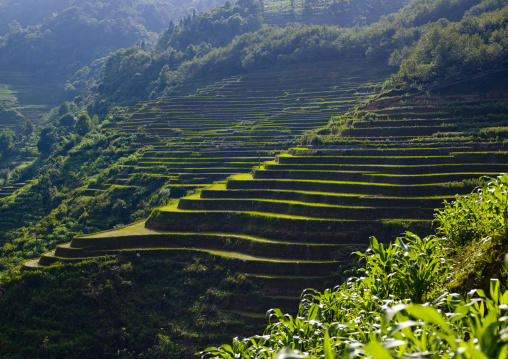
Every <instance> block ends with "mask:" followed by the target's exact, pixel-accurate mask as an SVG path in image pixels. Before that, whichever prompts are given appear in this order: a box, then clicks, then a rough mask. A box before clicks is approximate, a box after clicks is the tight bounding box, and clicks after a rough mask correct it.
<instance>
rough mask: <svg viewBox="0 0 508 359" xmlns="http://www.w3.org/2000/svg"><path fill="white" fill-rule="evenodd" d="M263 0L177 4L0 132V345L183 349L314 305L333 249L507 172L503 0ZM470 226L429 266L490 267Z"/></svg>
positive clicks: (395, 226)
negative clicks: (366, 9)
mask: <svg viewBox="0 0 508 359" xmlns="http://www.w3.org/2000/svg"><path fill="white" fill-rule="evenodd" d="M336 3H337V4H340V2H336ZM290 4H291V3H288V4H285V5H281V6H284V8H287V6H291V5H290ZM334 4H335V3H334ZM359 4H360V3H359ZM361 4H367V5H368V4H370V3H369V2H365V3H364V2H361ZM293 5H294V4H293ZM314 5H315V6H316V7H315V9H321V8H320V7H319V6H321V5H320V4H319V3H316V4H314ZM332 5H333V4H332ZM268 6H270V4H269V3H264V4H263V3H260V2H257V1H254V0H241V1H239V2H237V3H235V4H231V3H226V4H225V5H224V6H221V7H219V8H217V9H215V10H213V11H211V12H210V13H197V14H195V15H190V16H187V17H185V18H183V19H182V21H181V22H179V23H176V22H175V23H173V24H171V25H170V27H169V28H168V29H167V30H166V31H165V32H164V34H163V35H162V36H161V37H160V38H159V40H158V42H157V43H156V44H155V47H154V49H153V50H150V48H147V47H144V48H143V47H142V46H136V47H131V48H127V49H122V50H119V51H117V52H115V53H113V54H111V55H110V56H109V57H108V59H107V60H105V62H104V67H103V68H102V70H101V72H100V75H99V74H98V72H97V73H96V74H95V75H93V76H92V77H87V76H86V75H83V76H82V77H80V79H79V80H76V81H73V82H72V86H75V85H76V86H77V87H76V86H75V89H76V92H73V96H75V97H74V98H73V100H72V101H69V102H64V103H62V104H61V105H60V106H58V107H54V108H53V109H52V110H51V111H50V112H49V113H48V114H47V115H46V117H45V119H44V125H42V126H36V127H35V128H34V127H33V126H32V127H30V125H29V123H26V124H24V125H23V126H21V127H19V128H17V129H16V128H14V130H15V131H18V132H17V133H16V132H14V133H13V132H8V131H5V132H3V133H2V134H1V136H0V145H1V147H0V149H1V151H2V152H1V156H2V157H1V158H0V161H3V163H5V167H4V169H5V170H4V171H3V172H0V174H1V176H2V177H0V181H1V182H0V185H2V186H3V187H1V188H0V241H1V242H3V243H4V244H3V246H2V247H0V310H1V311H2V313H6V315H5V316H0V318H1V319H0V328H2V330H0V353H1V354H2V355H4V356H6V357H16V356H17V357H34V358H36V357H48V358H58V357H62V356H75V357H91V356H92V357H93V356H97V355H99V356H103V357H125V358H132V357H149V358H152V357H153V358H158V357H168V356H169V357H177V358H182V357H189V358H190V357H193V355H194V353H196V352H197V351H203V350H204V349H205V348H206V347H208V346H210V345H215V346H218V345H220V344H221V343H224V342H230V341H231V338H232V337H234V336H237V335H247V336H248V335H253V334H254V333H260V328H261V327H263V326H264V325H265V324H266V323H265V320H264V313H265V312H266V311H267V310H268V309H269V308H274V307H278V308H281V309H282V310H283V311H284V312H288V313H291V314H296V312H297V310H298V303H299V302H300V303H301V305H302V307H301V308H303V309H302V310H303V311H304V312H302V313H303V314H302V315H308V314H309V313H310V314H309V315H310V316H311V317H312V316H313V315H314V314H315V315H316V316H318V315H322V316H326V315H328V314H327V313H328V312H327V311H328V309H323V310H325V311H323V312H319V313H321V314H317V313H318V311H317V309H312V310H310V308H311V307H313V306H312V303H313V301H314V300H316V301H318V300H319V301H321V300H326V299H323V298H325V297H326V296H328V295H329V297H330V298H332V297H334V296H335V294H327V293H332V292H331V291H325V292H323V294H321V293H318V292H312V293H314V294H313V295H307V296H304V297H303V302H302V301H301V300H302V298H301V297H300V295H301V293H302V290H303V289H305V288H308V287H311V288H314V289H315V290H318V291H322V290H324V289H325V288H327V287H330V288H331V287H333V286H335V285H337V284H340V283H342V282H343V281H344V280H346V278H347V277H348V276H350V275H351V273H355V272H356V269H357V268H358V267H359V266H361V265H360V264H357V263H355V262H353V261H351V257H350V253H351V252H352V251H359V252H360V253H361V252H362V251H364V250H365V249H366V248H367V247H368V246H369V245H371V246H372V248H374V249H372V248H371V251H372V250H378V249H379V248H388V247H387V246H388V243H389V242H393V241H394V240H395V238H396V237H397V236H399V235H400V234H401V233H404V232H405V231H408V230H410V231H413V232H415V233H417V234H418V235H419V236H420V237H422V238H423V237H424V236H426V235H428V234H431V233H434V232H435V230H436V222H433V218H434V216H433V214H434V209H435V208H439V207H441V206H442V204H443V200H446V201H448V202H449V201H451V200H453V199H455V195H456V194H460V195H463V194H467V193H470V192H471V191H472V190H474V188H476V187H477V186H480V187H482V186H484V185H485V184H486V183H487V182H488V181H489V179H488V178H486V177H485V176H488V177H491V178H495V177H496V176H497V175H498V174H499V173H502V172H505V168H506V165H507V163H508V162H507V160H508V150H507V148H506V145H507V143H508V141H507V139H506V137H507V133H508V132H507V131H506V129H507V128H508V125H507V121H508V118H507V116H506V113H507V111H506V110H507V103H508V102H507V97H508V90H507V86H506V83H507V82H506V79H507V78H508V73H507V72H506V69H505V65H504V64H505V61H506V54H507V53H508V52H507V49H508V47H507V46H508V44H507V43H506V41H504V40H505V38H504V37H503V35H502V34H503V33H504V31H505V30H506V23H507V22H506V17H507V13H506V5H505V4H504V3H503V2H502V1H491V0H489V1H473V0H460V1H447V0H440V1H423V0H415V1H413V2H411V3H410V4H408V5H407V6H406V7H404V8H403V9H401V10H400V11H398V12H397V13H395V14H392V15H390V16H388V17H384V18H382V19H381V20H379V21H377V22H374V23H372V24H371V25H369V26H364V27H362V26H356V27H354V28H341V27H339V26H335V25H334V26H328V25H323V26H321V25H319V26H317V25H311V26H305V25H303V24H296V23H294V24H292V26H290V27H286V28H281V27H279V26H267V25H266V24H263V21H265V20H263V19H264V18H263V16H261V14H266V12H267V7H268ZM350 10H351V11H353V12H354V11H356V10H354V9H350ZM270 11H272V10H270ZM277 11H278V12H280V13H281V14H283V13H284V12H283V11H282V10H277ZM319 11H322V10H319ZM337 16H338V15H337ZM362 16H365V14H364V15H362ZM215 17H216V18H215ZM319 18H320V19H323V17H322V16H319ZM212 20H213V21H212ZM369 21H370V20H369ZM372 21H374V20H372ZM203 24H207V25H206V26H205V28H204V29H205V30H207V31H201V30H200V26H202V25H203ZM274 25H276V24H274ZM477 33H478V34H477ZM216 34H219V35H220V36H215V35H216ZM480 34H481V35H480ZM207 36H208V37H210V38H213V40H210V41H211V42H207V41H208V38H207ZM448 40H449V41H448ZM213 41H217V42H216V43H214V42H213ZM447 44H448V45H449V46H448V47H447ZM434 45H436V46H434ZM466 45H467V46H470V47H471V46H477V47H478V49H479V51H477V52H475V51H473V52H467V51H465V50H463V48H467V47H465V46H466ZM435 50H436V51H435ZM437 50H439V51H437ZM96 65H97V67H96V68H95V69H96V70H97V69H99V68H100V64H99V63H96ZM94 71H95V70H94ZM94 76H95V77H94ZM92 78H93V80H92V82H90V84H93V85H91V86H89V88H87V89H84V90H83V91H81V90H77V89H78V87H79V86H81V85H82V84H84V83H85V82H87V81H88V80H87V79H92ZM14 82H16V81H14ZM68 89H69V88H68ZM71 90H72V89H71ZM68 93H70V92H68ZM3 94H5V95H4V101H5V102H9V101H11V103H12V101H13V100H12V99H13V98H14V96H15V94H14V92H13V91H12V90H11V89H6V90H5V91H4V92H3ZM127 105H128V106H127ZM120 106H124V107H120ZM18 112H19V113H20V114H21V107H19V109H18ZM13 116H14V117H16V116H17V114H16V113H13ZM22 116H24V115H22ZM34 122H35V121H34ZM482 188H483V187H482ZM485 188H486V187H485ZM485 188H484V190H485V191H487V190H486V189H485ZM487 192H489V191H487ZM487 192H485V193H487ZM489 193H490V192H489ZM475 203H476V202H475ZM478 203H479V202H478ZM487 203H492V201H490V202H487ZM446 208H447V210H448V211H452V210H453V208H454V207H453V206H452V207H450V206H447V207H446ZM453 213H455V212H453ZM454 216H455V217H454ZM438 217H439V216H438ZM452 217H453V218H456V217H457V216H456V215H455V214H451V215H450V216H446V215H442V213H441V217H439V218H441V220H440V222H439V223H438V224H437V225H439V226H441V229H438V235H443V236H445V237H447V238H452V237H450V233H454V231H455V229H451V230H450V231H451V232H449V233H448V232H446V233H445V234H443V233H444V232H443V231H444V229H442V228H445V227H446V225H447V224H449V226H453V225H455V222H454V221H455V220H454V219H453V218H452ZM473 217H474V218H477V216H473ZM468 218H470V217H468ZM489 218H491V217H489ZM492 218H493V217H492ZM487 222H488V221H487ZM487 222H486V223H487ZM482 223H483V222H482ZM479 227H485V226H484V225H483V224H482V225H480V226H479ZM468 228H469V227H468ZM485 228H487V227H485ZM488 228H490V227H488ZM459 229H460V228H459ZM459 229H457V230H459ZM439 231H441V232H439ZM489 231H494V232H495V233H494V232H493V233H494V234H495V235H493V236H492V238H496V239H495V240H494V241H490V240H484V241H481V239H479V238H478V241H479V242H477V241H476V239H475V241H473V242H472V243H473V244H472V245H470V246H466V247H460V246H457V247H454V249H452V250H451V251H450V250H449V248H448V249H445V248H444V247H439V246H438V247H439V248H438V249H437V250H439V251H443V252H439V256H446V258H448V256H452V255H453V256H455V258H459V259H460V261H462V262H464V263H466V264H467V265H466V266H465V269H464V271H457V277H453V278H452V276H451V274H450V277H446V278H452V279H453V281H454V283H455V285H456V287H459V288H460V290H461V293H462V292H464V293H466V292H467V291H468V290H470V289H472V288H473V287H472V286H473V285H475V286H476V285H478V284H479V285H480V286H481V288H483V289H489V288H488V286H489V284H488V283H487V281H488V280H486V279H485V278H484V277H485V276H486V275H490V273H494V274H496V275H501V276H502V275H503V274H502V272H500V271H501V269H500V268H501V266H500V264H499V263H500V262H499V260H498V259H499V257H500V255H501V252H502V250H503V248H505V243H504V242H503V238H504V237H502V236H500V237H498V236H497V234H498V232H497V231H500V230H499V229H489ZM461 233H462V232H461ZM482 233H483V232H482ZM499 233H501V232H499ZM373 235H374V236H376V237H377V238H378V240H379V243H382V244H383V245H384V246H386V247H376V246H379V244H378V242H373V241H370V240H369V237H370V236H373ZM474 235H476V234H474ZM481 236H483V237H482V238H484V239H485V238H486V236H489V233H487V234H481ZM429 238H432V237H429ZM474 238H476V237H474ZM405 240H407V241H408V242H411V243H413V242H415V243H420V242H418V240H416V239H415V237H411V236H410V235H406V239H405ZM454 240H455V239H454ZM459 241H462V240H460V239H459ZM438 242H439V241H438ZM477 243H480V244H481V245H479V246H477V245H476V244H477ZM466 244H467V243H466ZM461 245H464V243H462V244H461ZM397 246H399V247H402V245H401V244H400V243H398V244H397ZM397 246H392V247H390V248H395V247H397ZM399 247H397V248H399ZM376 248H377V249H376ZM436 248H437V247H436ZM463 248H465V249H464V251H463V250H462V249H463ZM475 248H476V249H475ZM494 249H495V251H496V252H495V253H494V252H490V251H491V250H494ZM482 251H485V252H482ZM368 253H369V252H368ZM408 253H409V252H408ZM443 253H444V254H443ZM489 253H490V254H489ZM491 254H492V255H493V256H495V258H496V263H497V264H495V265H494V266H493V267H489V266H486V265H484V263H486V262H488V260H487V258H489V257H488V256H489V255H491ZM411 256H412V254H411ZM461 256H466V257H468V256H469V257H471V258H473V259H471V261H468V260H467V258H465V257H461ZM403 257H404V256H403ZM427 257H429V256H427ZM364 258H366V256H364ZM404 258H405V257H404ZM440 258H441V257H440ZM492 258H493V257H492ZM430 259H431V260H432V258H430ZM422 260H426V258H424V259H422ZM446 261H447V259H443V260H442V261H441V262H442V263H444V262H446ZM441 262H440V263H441ZM406 264H407V263H406ZM386 268H387V269H386V270H387V271H388V269H389V268H388V267H386ZM390 268H391V267H390ZM443 270H444V269H443ZM446 271H448V272H447V273H455V272H454V269H446ZM439 273H444V272H439ZM487 273H488V274H487ZM499 273H501V274H499ZM385 274H386V275H387V277H386V278H387V279H386V282H387V283H391V282H389V281H390V280H391V279H390V278H394V275H393V274H391V273H388V272H387V273H385ZM458 274H461V275H463V277H462V279H460V280H459V279H457V278H458ZM447 275H448V274H447ZM429 278H430V277H429ZM432 278H433V279H432ZM432 278H431V279H432V280H431V282H432V283H435V284H436V285H437V286H438V287H439V290H441V289H442V286H444V285H445V284H444V283H443V280H444V279H446V278H444V277H443V278H442V277H440V276H439V275H438V276H437V277H432ZM368 280H370V279H368ZM424 280H426V279H424ZM359 283H360V282H359ZM361 283H363V282H361ZM361 283H360V284H359V285H363V284H361ZM376 283H377V282H376ZM438 283H440V284H439V285H438ZM486 283H487V284H486ZM350 284H351V283H350V282H346V284H343V286H349V285H350ZM371 284H372V283H371ZM371 284H367V285H368V286H370V287H372V288H373V289H372V290H374V291H375V290H377V289H376V288H378V287H376V286H375V285H371ZM353 287H354V285H353ZM344 288H345V287H344ZM348 288H349V287H348ZM379 288H381V287H379ZM379 288H378V289H379ZM429 288H430V287H429ZM436 288H437V287H436ZM381 289H382V288H381ZM381 289H380V290H381ZM347 290H349V289H347ZM355 290H356V289H355ZM383 290H384V289H383ZM436 290H437V289H436ZM308 293H310V292H308ZM333 293H336V292H333ZM348 293H349V292H348ZM372 293H373V295H375V293H374V292H372ZM390 293H391V292H383V296H384V297H383V298H388V296H390V295H391V294H390ZM404 293H405V292H404ZM420 294H421V293H420ZM420 294H419V295H420ZM351 295H352V296H355V295H356V294H355V293H354V292H351ZM397 295H398V294H397ZM404 295H405V294H404ZM433 295H434V293H433V292H425V293H424V294H421V295H420V296H417V297H415V298H417V299H418V300H423V299H422V298H429V300H430V299H432V300H433V299H434V298H435V297H432V296H433ZM397 298H398V299H400V300H405V298H403V295H402V294H401V295H400V298H399V297H397ZM398 299H397V300H398ZM378 302H379V301H376V300H375V298H374V299H373V300H372V301H370V300H369V301H368V303H367V304H366V305H367V306H369V308H373V310H376V311H377V312H380V310H381V309H379V308H378V307H377V304H379V303H378ZM69 303H75V304H74V305H70V304H69ZM355 303H356V302H355ZM406 304H408V303H406V302H404V305H406ZM498 304H499V303H498ZM320 305H321V304H320ZM355 307H356V304H355ZM323 308H327V307H326V306H323ZM358 308H360V307H358ZM502 308H504V307H502ZM502 308H501V309H502ZM320 310H321V309H320ZM502 310H504V309H502ZM333 311H334V313H335V312H337V313H339V314H338V315H341V314H340V313H341V312H340V311H335V309H333ZM272 313H279V312H276V311H275V312H272ZM276 317H277V320H278V321H279V323H283V322H284V320H285V319H284V316H283V315H282V313H279V314H276ZM288 318H289V317H288ZM362 318H363V317H362ZM314 319H316V317H312V318H310V319H309V320H314ZM420 319H421V318H420ZM288 320H289V319H288ZM362 320H363V319H362ZM323 323H325V322H323ZM319 325H321V324H319ZM326 325H327V324H323V328H325V327H326ZM362 325H363V324H362ZM365 325H367V326H368V325H370V324H365ZM375 325H377V324H375ZM275 327H282V324H277V325H276V326H275ZM275 327H271V328H272V329H273V328H275ZM24 333H26V334H24ZM274 333H275V332H274ZM330 333H335V332H333V331H332V332H330ZM323 335H324V334H323ZM330 335H332V337H333V334H330ZM320 338H321V337H320ZM355 338H356V337H355ZM257 339H260V338H257ZM257 339H256V340H257ZM263 340H264V339H263ZM323 340H324V339H323V338H321V339H319V341H323ZM333 340H336V338H334V339H333ZM354 340H357V341H358V342H359V343H360V341H359V339H357V338H356V339H354ZM235 343H236V342H235ZM260 343H261V342H260ZM335 343H336V344H337V342H335ZM361 343H363V344H365V342H361ZM252 344H254V343H253V342H252ZM363 344H359V345H360V347H361V348H363V347H362V345H363ZM250 345H251V344H249V346H250ZM261 345H262V344H261ZM341 345H342V344H341ZM253 347H255V345H254V346H253ZM223 348H227V347H223ZM239 348H246V347H242V346H237V347H236V349H235V350H237V349H239ZM294 348H295V349H298V348H297V347H294ZM302 348H303V347H302ZM336 348H338V349H340V350H342V349H343V347H340V348H339V346H338V344H337V346H336ZM388 349H390V348H388ZM213 350H216V349H213V348H212V349H210V350H209V351H213ZM217 350H219V349H217ZM224 350H226V351H227V349H224ZM256 350H257V349H256ZM260 350H261V349H260ZM270 350H272V349H270ZM362 350H363V349H362ZM302 351H303V349H302ZM205 352H206V350H205ZM205 352H203V353H202V355H204V356H205V357H206V355H208V354H207V353H205ZM275 352H276V350H275V349H273V351H266V353H272V354H273V355H275ZM359 353H360V352H359ZM362 353H363V352H362ZM362 353H360V354H359V355H360V356H361V355H363V354H362ZM209 354H210V353H209ZM223 354H224V353H223ZM322 354H323V353H322V352H319V350H318V355H322ZM210 355H212V356H213V355H215V354H210ZM224 355H225V357H227V355H228V354H224ZM267 355H268V354H267ZM270 355H271V354H270ZM273 355H272V356H273Z"/></svg>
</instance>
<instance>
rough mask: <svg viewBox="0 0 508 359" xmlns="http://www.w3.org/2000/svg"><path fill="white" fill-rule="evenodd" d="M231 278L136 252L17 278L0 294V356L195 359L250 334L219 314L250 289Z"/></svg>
mask: <svg viewBox="0 0 508 359" xmlns="http://www.w3.org/2000/svg"><path fill="white" fill-rule="evenodd" d="M234 272H235V264H234V263H231V262H227V261H222V260H221V259H219V258H213V257H210V256H205V255H201V256H200V255H197V254H194V255H190V254H188V253H176V254H175V255H174V256H168V255H167V254H166V255H156V254H153V253H145V252H143V251H139V252H131V253H125V254H124V255H123V256H122V257H118V258H116V257H109V258H107V257H104V258H100V259H95V260H89V261H85V262H82V263H79V264H69V265H66V266H55V267H52V268H51V269H49V270H30V271H22V272H20V273H14V274H13V275H12V277H11V278H10V280H9V281H8V282H5V281H4V282H2V285H1V286H0V307H1V308H2V315H1V316H0V356H1V357H2V358H63V357H69V358H70V357H72V358H97V357H101V358H133V357H140V355H142V357H143V358H192V357H193V354H194V352H195V351H196V350H197V349H198V348H199V347H200V346H203V345H207V344H209V343H218V342H220V341H224V340H226V338H227V337H228V336H229V335H231V333H233V332H238V330H239V328H241V330H244V331H248V330H249V328H250V325H249V324H248V323H244V322H242V321H241V320H239V319H238V318H236V317H235V316H233V315H232V314H230V313H227V312H224V311H222V310H221V308H222V301H223V300H224V299H225V298H226V297H227V296H228V295H230V294H232V293H239V292H242V293H247V292H249V291H252V290H254V289H255V288H253V286H252V285H251V284H250V283H249V282H248V281H246V280H245V278H243V279H242V278H239V277H238V278H237V277H235V275H234V274H233V273H234ZM250 330H252V328H250Z"/></svg>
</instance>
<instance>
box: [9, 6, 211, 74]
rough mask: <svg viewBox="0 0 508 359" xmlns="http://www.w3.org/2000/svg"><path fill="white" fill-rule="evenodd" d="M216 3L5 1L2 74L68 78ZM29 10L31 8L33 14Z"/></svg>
mask: <svg viewBox="0 0 508 359" xmlns="http://www.w3.org/2000/svg"><path fill="white" fill-rule="evenodd" d="M216 5H218V4H217V3H215V2H214V1H194V2H192V1H189V2H182V3H176V2H168V1H158V0H137V1H136V0H128V1H125V0H116V1H108V2H101V1H48V0H46V1H31V0H24V1H2V3H0V9H1V10H2V11H0V14H1V15H0V18H1V21H0V23H1V24H2V25H1V27H0V34H2V35H3V37H1V38H0V59H1V61H2V64H3V68H2V70H3V71H5V70H11V71H12V70H16V71H24V72H31V73H34V72H35V73H37V75H38V77H45V76H47V77H48V78H50V77H55V76H56V77H60V78H62V77H63V79H64V80H65V79H66V78H67V77H68V76H69V75H72V74H74V73H75V72H76V71H78V70H80V69H81V70H80V71H81V73H83V72H85V73H87V72H89V71H90V69H89V68H88V66H90V64H91V63H92V61H94V60H96V59H100V58H102V57H104V56H107V55H108V54H109V53H110V52H112V51H115V50H117V49H119V48H123V47H129V46H133V45H136V44H139V45H141V44H143V46H145V44H146V46H152V45H153V44H154V42H155V41H156V39H157V35H158V33H160V32H162V31H163V29H165V28H166V27H167V26H168V24H169V21H170V20H171V19H178V18H180V17H182V16H185V15H186V14H188V13H189V12H190V11H191V9H194V11H196V10H198V11H201V10H208V9H210V8H211V7H213V6H216ZM27 9H30V10H29V11H28V10H27Z"/></svg>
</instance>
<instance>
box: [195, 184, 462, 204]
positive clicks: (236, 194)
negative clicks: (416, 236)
mask: <svg viewBox="0 0 508 359" xmlns="http://www.w3.org/2000/svg"><path fill="white" fill-rule="evenodd" d="M224 187H225V186H224ZM201 198H221V199H225V198H229V199H233V198H243V199H273V200H286V201H289V200H292V201H299V202H309V203H316V204H319V203H323V204H330V205H340V206H366V207H424V208H437V207H439V206H440V205H441V204H442V203H443V199H454V198H455V197H454V196H448V197H381V196H368V195H366V196H362V195H358V194H354V193H353V194H348V193H337V194H333V193H328V192H322V193H316V192H305V191H287V190H256V189H254V190H227V191H226V190H225V189H217V187H216V186H214V187H212V188H210V189H209V188H205V189H203V190H202V191H201Z"/></svg>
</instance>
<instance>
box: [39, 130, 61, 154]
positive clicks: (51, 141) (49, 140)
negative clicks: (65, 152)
mask: <svg viewBox="0 0 508 359" xmlns="http://www.w3.org/2000/svg"><path fill="white" fill-rule="evenodd" d="M59 141H60V136H59V135H58V133H57V131H56V128H55V127H53V126H50V127H45V128H43V129H42V131H41V134H40V138H39V141H38V142H37V149H38V150H39V152H40V153H42V154H45V155H46V154H50V153H51V152H52V151H53V147H54V145H56V144H57V143H58V142H59Z"/></svg>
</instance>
